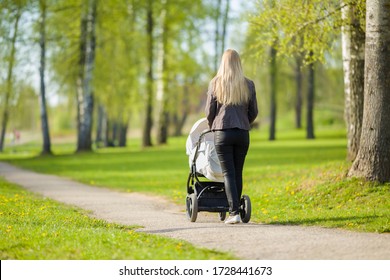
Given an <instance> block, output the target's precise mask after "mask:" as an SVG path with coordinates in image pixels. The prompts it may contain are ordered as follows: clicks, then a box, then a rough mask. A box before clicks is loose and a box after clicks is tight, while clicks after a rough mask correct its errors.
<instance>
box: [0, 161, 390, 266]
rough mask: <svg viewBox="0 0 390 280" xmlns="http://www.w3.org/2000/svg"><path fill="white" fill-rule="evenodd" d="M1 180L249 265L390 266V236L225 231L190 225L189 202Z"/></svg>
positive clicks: (7, 169)
mask: <svg viewBox="0 0 390 280" xmlns="http://www.w3.org/2000/svg"><path fill="white" fill-rule="evenodd" d="M0 176H2V177H4V178H5V179H6V180H7V181H9V182H12V183H15V184H17V185H20V186H22V187H24V188H25V189H27V190H29V191H32V192H34V193H38V194H41V195H42V196H43V197H48V198H51V199H54V200H57V201H59V202H62V203H65V204H69V205H73V206H77V207H80V208H82V209H85V210H88V211H89V212H90V213H91V214H90V215H91V216H92V217H96V218H99V219H103V220H106V221H109V222H114V223H118V224H124V225H139V226H142V228H140V229H139V230H138V231H140V232H147V233H152V234H159V235H164V236H167V237H171V238H175V239H180V240H185V241H188V242H190V243H192V244H194V245H196V246H198V247H203V248H208V249H214V250H218V251H225V252H230V253H232V254H233V255H234V256H236V257H237V259H250V260H261V259H263V260H390V234H377V233H358V232H351V231H347V230H341V229H327V228H321V227H316V226H286V225H266V224H258V223H252V222H250V223H247V224H243V223H241V224H235V225H226V224H224V223H223V222H221V221H220V220H219V217H218V214H213V213H205V212H200V213H198V219H197V220H196V222H195V223H191V222H190V221H188V220H187V218H186V214H185V202H184V198H183V205H175V204H172V203H170V202H168V201H166V200H164V199H162V198H161V197H155V196H149V195H145V194H141V193H125V192H118V191H114V190H109V189H105V188H101V187H93V186H88V185H85V184H81V183H78V182H75V181H72V180H69V179H66V178H62V177H58V176H53V175H45V174H39V173H36V172H32V171H28V170H24V169H21V168H18V167H14V166H12V165H10V164H7V163H3V162H0Z"/></svg>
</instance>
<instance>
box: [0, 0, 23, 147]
mask: <svg viewBox="0 0 390 280" xmlns="http://www.w3.org/2000/svg"><path fill="white" fill-rule="evenodd" d="M9 11H10V13H11V18H12V20H13V24H12V29H11V32H12V35H11V43H10V53H9V57H8V61H7V63H8V67H7V68H8V69H7V76H6V83H5V84H6V85H5V96H4V104H3V108H2V110H3V111H2V116H1V117H2V120H1V131H0V152H2V151H3V149H4V142H5V133H6V130H7V124H8V119H9V102H10V99H11V97H12V92H13V80H14V77H13V75H14V73H13V70H14V66H15V60H16V39H17V37H18V31H19V24H20V18H21V15H22V5H21V4H20V3H18V4H16V5H15V6H11V7H9Z"/></svg>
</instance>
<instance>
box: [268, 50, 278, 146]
mask: <svg viewBox="0 0 390 280" xmlns="http://www.w3.org/2000/svg"><path fill="white" fill-rule="evenodd" d="M276 92H277V64H276V49H275V48H274V47H271V50H270V94H271V96H270V99H271V104H270V130H269V140H271V141H272V140H275V139H276Z"/></svg>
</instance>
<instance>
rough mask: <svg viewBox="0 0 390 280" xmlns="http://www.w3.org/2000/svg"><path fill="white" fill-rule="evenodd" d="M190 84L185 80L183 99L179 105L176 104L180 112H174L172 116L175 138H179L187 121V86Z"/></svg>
mask: <svg viewBox="0 0 390 280" xmlns="http://www.w3.org/2000/svg"><path fill="white" fill-rule="evenodd" d="M189 84H190V81H189V79H187V83H185V85H184V89H183V99H182V101H181V104H177V107H178V108H180V110H179V111H178V110H176V111H175V114H174V115H173V117H172V118H173V123H174V125H175V132H174V135H175V136H181V135H182V130H183V127H184V124H185V122H186V120H187V116H188V112H189V98H188V96H189V90H188V85H189Z"/></svg>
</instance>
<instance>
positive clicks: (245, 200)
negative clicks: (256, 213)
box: [240, 195, 252, 223]
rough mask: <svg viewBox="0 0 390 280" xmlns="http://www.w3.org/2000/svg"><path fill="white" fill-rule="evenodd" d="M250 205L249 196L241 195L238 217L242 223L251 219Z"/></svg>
mask: <svg viewBox="0 0 390 280" xmlns="http://www.w3.org/2000/svg"><path fill="white" fill-rule="evenodd" d="M251 213H252V205H251V200H250V198H249V196H247V195H243V196H242V198H241V205H240V216H241V220H242V222H243V223H248V222H249V220H250V219H251Z"/></svg>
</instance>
